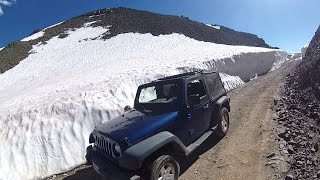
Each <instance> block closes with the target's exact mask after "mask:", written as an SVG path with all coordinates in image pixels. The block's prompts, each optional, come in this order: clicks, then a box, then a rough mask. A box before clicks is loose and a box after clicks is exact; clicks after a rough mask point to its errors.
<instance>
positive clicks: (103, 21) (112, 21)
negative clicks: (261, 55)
mask: <svg viewBox="0 0 320 180" xmlns="http://www.w3.org/2000/svg"><path fill="white" fill-rule="evenodd" d="M89 22H90V23H91V24H90V25H91V26H93V27H96V26H102V27H106V28H109V29H110V31H109V32H108V33H105V34H103V37H102V38H103V39H109V38H111V37H114V36H116V35H118V34H123V33H129V32H133V33H141V34H144V33H150V34H152V35H155V36H158V35H161V34H162V35H165V34H172V33H178V34H183V35H185V36H188V37H190V38H193V39H196V40H199V41H205V42H214V43H219V44H228V45H245V46H256V47H267V48H271V46H269V45H268V44H266V43H265V42H264V40H263V39H261V38H259V37H257V36H256V35H254V34H250V33H244V32H238V31H235V30H232V29H230V28H227V27H223V26H219V29H216V28H212V27H210V26H207V25H205V24H203V23H200V22H196V21H192V20H189V18H187V17H184V16H181V17H178V16H170V15H161V14H156V13H151V12H147V11H140V10H134V9H127V8H115V9H102V10H98V11H94V12H90V13H88V14H85V15H82V16H78V17H74V18H72V19H70V20H67V21H65V22H63V23H61V24H58V25H56V26H52V27H49V28H46V29H44V30H35V31H34V32H33V33H37V32H39V31H40V32H42V33H43V35H42V36H41V37H39V38H37V39H28V40H27V41H18V42H13V43H11V44H10V45H8V46H7V47H5V48H4V49H3V50H2V51H0V73H3V72H5V71H6V70H8V69H11V68H12V67H14V66H15V65H17V64H18V63H19V62H20V61H21V60H23V59H25V58H26V57H28V56H29V51H30V50H31V49H32V45H35V44H38V43H42V44H44V43H46V42H47V41H48V40H50V39H51V38H52V37H54V36H59V38H65V37H67V36H68V34H66V33H65V32H66V30H69V29H76V28H80V27H82V26H83V24H85V23H89Z"/></svg>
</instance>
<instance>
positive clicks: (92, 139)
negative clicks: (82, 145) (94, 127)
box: [89, 133, 95, 144]
mask: <svg viewBox="0 0 320 180" xmlns="http://www.w3.org/2000/svg"><path fill="white" fill-rule="evenodd" d="M94 141H95V139H94V136H93V134H92V133H91V134H90V136H89V144H91V143H94Z"/></svg>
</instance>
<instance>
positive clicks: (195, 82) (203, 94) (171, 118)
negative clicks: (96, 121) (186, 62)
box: [86, 71, 230, 180]
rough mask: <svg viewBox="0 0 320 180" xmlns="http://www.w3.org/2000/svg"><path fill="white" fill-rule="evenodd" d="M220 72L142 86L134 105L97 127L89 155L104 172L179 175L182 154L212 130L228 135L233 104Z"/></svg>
mask: <svg viewBox="0 0 320 180" xmlns="http://www.w3.org/2000/svg"><path fill="white" fill-rule="evenodd" d="M229 102H230V99H229V98H228V97H227V94H226V90H225V89H224V87H223V84H222V82H221V79H220V76H219V74H218V73H216V72H205V71H197V72H190V73H184V74H179V75H174V76H170V77H165V78H162V79H158V80H156V81H153V82H151V83H148V84H143V85H141V86H139V88H138V90H137V94H136V97H135V101H134V108H128V107H126V108H125V113H124V114H122V115H120V116H118V117H116V118H114V119H112V120H110V121H108V122H106V123H103V124H101V125H100V126H98V127H96V128H95V129H94V130H93V132H92V133H91V134H90V137H89V143H90V144H91V145H90V146H88V147H87V154H86V159H87V161H88V163H90V164H91V163H92V164H93V168H94V169H95V171H97V172H98V173H99V174H101V175H102V176H106V177H112V176H113V177H114V176H117V178H116V179H121V178H120V177H125V175H123V174H128V173H135V174H138V175H140V177H141V179H145V180H156V179H157V180H158V179H163V180H177V179H178V177H179V173H180V167H179V163H178V162H177V160H176V159H177V157H181V156H185V157H187V156H188V155H190V153H192V152H193V151H194V150H195V149H197V147H199V145H200V144H201V143H202V142H204V141H205V140H206V139H207V138H208V137H209V136H210V135H211V134H213V133H214V134H215V135H217V136H219V137H223V136H224V135H226V133H227V131H228V128H229V111H230V105H229Z"/></svg>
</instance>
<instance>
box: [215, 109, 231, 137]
mask: <svg viewBox="0 0 320 180" xmlns="http://www.w3.org/2000/svg"><path fill="white" fill-rule="evenodd" d="M229 122H230V121H229V111H228V109H227V108H226V107H222V108H221V109H220V115H219V121H218V129H217V133H216V134H217V136H218V137H224V136H225V135H226V134H227V133H228V130H229Z"/></svg>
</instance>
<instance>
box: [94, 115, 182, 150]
mask: <svg viewBox="0 0 320 180" xmlns="http://www.w3.org/2000/svg"><path fill="white" fill-rule="evenodd" d="M177 115H178V112H170V113H164V114H160V115H149V114H144V113H142V112H139V111H137V110H131V111H129V112H126V113H124V114H122V115H120V116H118V117H116V118H114V119H112V120H110V121H107V122H105V123H103V124H101V125H100V126H98V127H96V129H95V130H96V131H98V132H99V133H100V134H102V135H105V136H108V137H110V138H111V139H113V140H114V141H116V142H118V143H119V145H120V146H121V147H124V148H127V147H129V146H131V145H134V144H136V143H137V142H139V141H141V140H143V139H144V138H146V136H151V135H153V134H155V133H157V132H159V131H160V130H163V129H162V127H164V126H166V127H167V125H169V124H170V123H172V122H173V121H174V120H175V119H176V118H177Z"/></svg>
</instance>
